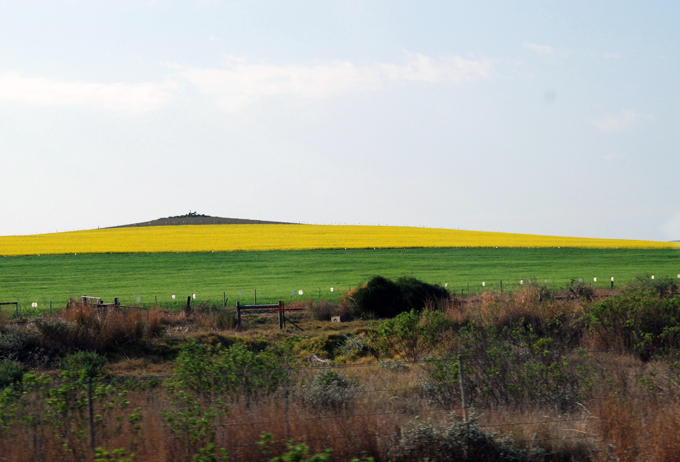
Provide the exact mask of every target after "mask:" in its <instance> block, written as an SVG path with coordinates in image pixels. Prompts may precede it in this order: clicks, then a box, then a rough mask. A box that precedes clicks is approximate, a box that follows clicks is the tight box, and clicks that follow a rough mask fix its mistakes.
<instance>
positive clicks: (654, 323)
mask: <svg viewBox="0 0 680 462" xmlns="http://www.w3.org/2000/svg"><path fill="white" fill-rule="evenodd" d="M586 322H587V326H588V328H589V331H590V332H589V335H590V338H591V340H592V341H594V343H595V345H593V346H594V347H596V348H604V349H619V348H625V349H633V348H639V349H649V348H680V341H679V337H678V333H680V296H676V297H673V298H659V297H657V295H656V294H652V293H651V292H636V293H633V294H629V295H627V296H625V297H621V296H617V297H614V298H609V299H606V300H603V301H602V302H600V303H598V304H596V305H593V306H592V307H589V308H588V309H587V310H586ZM646 356H648V355H646Z"/></svg>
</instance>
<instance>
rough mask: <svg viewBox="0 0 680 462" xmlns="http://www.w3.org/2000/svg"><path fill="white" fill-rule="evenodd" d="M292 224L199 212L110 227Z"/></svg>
mask: <svg viewBox="0 0 680 462" xmlns="http://www.w3.org/2000/svg"><path fill="white" fill-rule="evenodd" d="M287 224H290V223H286V222H282V221H267V220H250V219H246V218H224V217H213V216H210V215H203V214H199V213H197V212H189V213H187V214H186V215H178V216H175V217H165V218H158V219H156V220H151V221H143V222H141V223H131V224H128V225H118V226H110V227H109V228H105V229H110V228H141V227H145V226H179V225H287Z"/></svg>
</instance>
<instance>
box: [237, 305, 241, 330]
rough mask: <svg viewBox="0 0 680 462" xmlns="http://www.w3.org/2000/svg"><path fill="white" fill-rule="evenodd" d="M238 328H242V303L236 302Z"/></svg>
mask: <svg viewBox="0 0 680 462" xmlns="http://www.w3.org/2000/svg"><path fill="white" fill-rule="evenodd" d="M236 327H237V328H239V329H240V328H241V302H236Z"/></svg>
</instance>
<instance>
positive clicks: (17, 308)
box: [14, 302, 19, 318]
mask: <svg viewBox="0 0 680 462" xmlns="http://www.w3.org/2000/svg"><path fill="white" fill-rule="evenodd" d="M14 308H15V311H16V317H17V318H18V317H19V302H16V303H15V304H14Z"/></svg>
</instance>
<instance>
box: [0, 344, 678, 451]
mask: <svg viewBox="0 0 680 462" xmlns="http://www.w3.org/2000/svg"><path fill="white" fill-rule="evenodd" d="M642 352H645V353H647V354H650V353H651V354H654V355H656V357H657V358H659V359H660V360H661V363H663V364H667V365H669V367H665V368H664V369H663V374H659V371H658V370H657V371H656V372H655V374H656V375H654V378H653V380H656V382H655V383H654V386H653V387H652V388H653V391H650V390H652V388H650V385H649V382H644V381H641V380H640V379H641V378H644V377H646V375H645V374H646V372H645V371H644V370H643V369H639V370H633V369H631V368H630V361H628V360H619V359H620V358H627V357H630V356H631V355H640V354H641V353H642ZM677 359H678V357H677V356H676V354H675V352H673V351H669V350H665V349H660V348H656V349H646V350H640V349H634V350H605V351H603V350H597V351H578V352H548V351H541V352H540V353H525V352H521V351H518V352H514V353H513V352H508V353H506V354H496V355H483V354H475V353H471V354H459V355H455V356H452V357H450V358H440V359H427V360H419V361H413V362H394V361H393V362H382V363H370V364H352V365H339V366H332V365H329V364H321V365H316V366H315V365H287V366H286V365H281V364H279V365H273V366H269V367H263V366H257V365H250V366H242V367H236V366H230V367H226V366H225V367H223V368H222V369H221V370H219V368H218V367H217V366H215V364H212V363H210V361H208V360H206V359H205V358H197V359H196V361H197V363H200V364H199V366H200V367H204V369H203V370H202V372H200V373H174V374H162V375H156V376H142V377H125V376H109V377H95V378H89V379H88V378H81V379H79V380H72V379H69V378H68V377H60V378H49V377H48V376H43V377H42V378H32V379H31V380H29V381H24V383H23V384H22V385H20V386H17V385H14V386H9V387H7V388H5V389H3V390H2V394H1V395H0V396H2V399H0V429H2V432H0V449H1V448H3V447H5V445H6V443H7V442H8V441H9V440H8V438H10V439H11V438H17V435H19V434H21V433H22V432H25V431H26V430H27V426H28V427H29V429H30V430H31V431H33V432H37V433H39V434H42V433H45V434H51V435H52V437H44V438H42V439H40V438H34V440H33V441H32V442H30V443H29V444H28V446H30V447H32V450H33V453H34V454H40V453H45V451H47V448H48V447H52V446H53V445H54V442H55V441H58V442H59V443H60V444H61V446H62V447H66V446H68V447H70V448H75V447H80V448H81V449H80V450H81V451H86V452H87V451H89V453H91V454H94V452H95V448H96V447H99V446H103V447H109V448H110V447H119V446H120V445H121V444H122V443H121V442H122V441H128V442H129V440H130V439H131V438H132V439H133V440H135V441H137V442H136V443H135V444H136V445H137V446H140V445H143V444H142V443H143V441H142V440H144V436H143V435H144V434H145V433H146V432H149V435H148V437H150V434H151V433H152V430H153V431H155V432H156V433H153V435H154V438H157V439H158V438H159V439H160V440H161V441H166V442H165V443H163V444H162V446H163V448H165V450H170V449H171V448H172V447H177V448H179V447H182V448H184V449H186V447H187V446H191V445H196V444H197V443H196V441H197V440H198V441H202V442H203V443H205V442H206V441H208V440H210V441H211V442H212V443H211V444H215V445H217V446H219V447H224V448H225V449H226V450H227V452H229V453H230V454H234V455H235V457H234V458H233V460H248V457H251V456H252V454H253V451H259V450H260V448H259V447H258V445H257V444H256V443H257V440H258V438H259V436H260V435H261V434H262V433H265V432H273V433H274V434H275V436H276V438H275V440H274V443H276V444H283V443H285V442H286V441H289V440H291V439H293V440H296V441H300V442H305V443H307V444H313V443H315V442H317V443H319V444H321V446H323V445H329V446H332V445H337V444H339V443H338V441H339V440H351V441H353V443H352V445H353V446H352V445H350V446H351V448H350V449H352V448H354V449H356V448H359V446H361V444H360V441H361V440H362V438H363V439H370V440H371V441H372V442H373V444H375V445H394V444H396V443H395V441H396V439H398V438H399V437H400V436H401V435H403V433H404V431H407V429H408V428H411V427H413V426H414V425H415V424H416V423H418V422H430V423H432V424H436V423H437V422H440V423H441V422H445V421H449V420H450V419H451V416H452V415H455V416H456V417H455V419H458V420H459V421H461V422H464V423H467V424H470V425H475V426H476V428H478V429H482V430H488V431H501V432H507V431H511V430H512V429H513V428H516V427H520V428H521V427H525V428H539V427H540V428H543V429H545V428H548V429H549V430H548V431H547V433H546V432H545V431H544V432H543V433H542V435H543V436H542V437H541V438H538V439H537V438H534V439H533V440H532V441H531V444H532V445H536V444H539V443H546V442H549V441H566V440H588V441H593V442H597V441H599V440H600V439H601V437H600V435H599V433H598V430H597V425H595V426H593V424H597V422H599V421H601V420H602V419H603V417H602V416H600V415H598V414H597V410H596V409H597V407H598V403H599V402H603V401H607V400H612V399H613V397H615V396H617V394H618V395H625V396H626V398H627V399H634V398H635V397H645V396H648V395H650V393H652V394H653V395H654V396H655V399H666V400H667V401H669V402H670V401H672V402H676V401H677V400H678V396H679V392H678V390H679V389H680V387H679V385H680V371H679V370H678V368H677V367H675V366H674V364H676V361H677ZM283 360H285V358H283ZM202 361H203V362H205V364H203V363H202ZM206 361H207V362H206ZM664 361H665V362H664ZM199 366H197V367H199ZM636 374H637V375H636ZM623 376H625V377H627V379H628V381H627V382H625V381H623V380H621V377H623ZM622 384H623V385H622ZM633 384H634V385H633ZM13 392H14V393H15V394H12V393H13ZM20 403H21V405H20ZM22 406H23V407H22ZM31 422H32V423H33V427H30V425H31ZM36 422H38V423H39V425H38V424H35V423H36ZM197 422H202V423H201V424H200V425H199V424H197ZM574 425H578V427H577V428H572V427H573V426H574ZM198 427H200V428H198ZM140 429H142V430H140ZM208 429H209V431H208ZM17 431H18V432H19V433H17ZM206 432H208V433H206ZM569 432H581V434H579V435H573V434H569ZM520 433H521V432H520ZM209 434H212V437H211V438H207V436H206V435H209ZM55 435H56V436H55ZM125 435H127V437H126V436H125ZM197 435H199V436H197ZM200 435H203V436H200ZM545 435H547V436H549V437H545ZM55 438H56V440H55ZM125 438H127V440H126V439H125ZM206 438H207V439H206ZM3 440H5V441H4V442H3ZM167 441H174V442H167ZM144 444H147V446H149V447H150V448H156V449H158V445H159V444H160V443H158V442H157V441H156V442H155V443H153V444H152V443H151V442H149V441H147V443H144ZM346 444H349V443H346ZM41 445H42V446H44V447H41ZM64 445H66V446H64ZM116 445H119V446H116ZM173 445H174V446H173ZM199 446H200V445H199ZM149 450H151V449H149Z"/></svg>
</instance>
